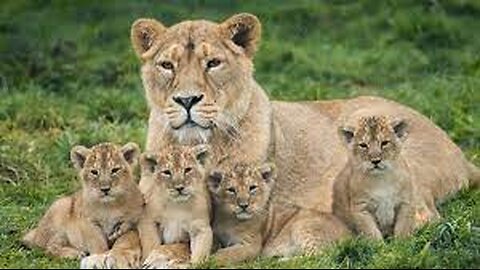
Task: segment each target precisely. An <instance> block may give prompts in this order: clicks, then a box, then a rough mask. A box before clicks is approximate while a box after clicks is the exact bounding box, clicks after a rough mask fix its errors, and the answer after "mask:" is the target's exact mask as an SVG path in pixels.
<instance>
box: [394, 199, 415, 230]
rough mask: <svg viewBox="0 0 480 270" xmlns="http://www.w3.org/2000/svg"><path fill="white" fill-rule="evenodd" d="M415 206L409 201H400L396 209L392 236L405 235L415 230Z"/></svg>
mask: <svg viewBox="0 0 480 270" xmlns="http://www.w3.org/2000/svg"><path fill="white" fill-rule="evenodd" d="M415 213H416V210H415V208H414V207H413V206H412V205H411V204H409V203H402V204H401V205H400V206H399V208H398V210H397V217H396V222H395V227H394V231H393V233H394V236H396V237H406V236H409V235H411V234H412V233H413V232H414V231H415Z"/></svg>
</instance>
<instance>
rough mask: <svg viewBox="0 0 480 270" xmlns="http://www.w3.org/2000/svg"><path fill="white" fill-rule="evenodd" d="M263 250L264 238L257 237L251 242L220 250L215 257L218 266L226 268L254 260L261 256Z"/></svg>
mask: <svg viewBox="0 0 480 270" xmlns="http://www.w3.org/2000/svg"><path fill="white" fill-rule="evenodd" d="M261 250H262V237H261V236H256V237H254V239H252V240H251V241H246V242H242V243H238V244H235V245H233V246H229V247H226V248H222V249H219V250H218V251H217V252H216V253H215V254H214V255H213V257H214V259H215V261H216V262H217V264H218V265H220V266H224V265H228V264H234V263H240V262H243V261H246V260H250V259H253V258H255V257H257V256H258V255H260V252H261Z"/></svg>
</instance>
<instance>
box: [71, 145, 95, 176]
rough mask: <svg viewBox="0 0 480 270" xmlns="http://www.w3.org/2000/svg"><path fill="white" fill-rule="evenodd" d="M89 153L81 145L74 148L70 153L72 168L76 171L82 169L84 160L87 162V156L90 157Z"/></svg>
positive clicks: (88, 150)
mask: <svg viewBox="0 0 480 270" xmlns="http://www.w3.org/2000/svg"><path fill="white" fill-rule="evenodd" d="M91 153H92V151H91V150H90V149H88V148H86V147H85V146H83V145H77V146H74V147H73V148H72V150H71V151H70V160H71V161H72V163H73V166H74V167H75V168H76V169H77V170H81V169H83V165H85V160H87V157H88V155H90V154H91Z"/></svg>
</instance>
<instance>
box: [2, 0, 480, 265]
mask: <svg viewBox="0 0 480 270" xmlns="http://www.w3.org/2000/svg"><path fill="white" fill-rule="evenodd" d="M49 2H51V3H49ZM71 2H73V1H27V0H23V1H21V0H15V1H13V0H12V1H3V2H2V5H1V6H2V8H1V9H0V97H1V98H0V220H1V222H0V268H13V267H18V268H33V267H40V268H56V267H59V268H67V267H78V262H77V261H65V260H59V259H55V258H52V257H49V256H45V255H44V254H43V253H42V252H41V251H39V250H34V251H30V250H25V249H24V248H22V247H21V246H20V244H19V242H18V240H19V239H20V238H21V236H22V234H23V233H24V232H25V231H26V230H27V229H29V228H31V227H32V226H34V224H35V223H36V222H37V221H38V220H39V218H40V217H41V215H42V214H43V213H44V211H45V210H46V208H47V207H48V206H49V205H50V204H51V203H52V202H53V201H54V200H55V199H56V198H58V197H60V196H61V195H62V194H65V193H70V192H72V191H74V190H75V189H76V188H78V183H77V181H76V180H75V179H76V178H75V172H74V171H73V169H72V166H71V165H70V163H69V159H68V153H69V150H70V148H71V147H72V146H73V145H75V144H86V145H92V144H95V143H98V142H101V141H114V142H118V143H124V142H127V141H136V142H138V143H139V144H140V145H142V146H143V145H144V141H145V131H146V124H147V117H148V111H147V106H146V103H145V100H144V95H143V90H142V86H141V82H140V77H139V63H138V61H137V59H136V57H135V56H134V53H133V51H132V49H131V48H130V44H129V29H130V25H131V23H132V22H133V21H134V20H135V19H136V18H138V17H147V16H150V17H155V18H158V19H159V20H161V21H162V22H164V23H165V24H166V25H171V24H173V23H176V22H179V21H181V20H184V19H192V18H193V19H196V18H207V19H211V20H216V21H221V20H223V19H225V18H227V17H229V16H230V15H232V14H234V13H237V12H244V11H246V12H251V13H254V14H256V15H257V16H258V17H259V18H260V20H261V21H262V22H263V40H262V43H261V46H260V50H259V52H258V54H257V57H256V59H255V65H256V74H255V76H256V78H257V80H258V82H259V83H260V84H261V85H262V86H263V87H264V89H265V90H266V91H267V92H268V93H269V95H270V96H271V97H272V98H274V99H282V100H305V99H309V100H311V99H331V98H341V97H352V96H357V95H361V94H370V95H379V96H384V97H388V98H391V99H394V100H396V101H399V102H401V103H404V104H407V105H409V106H411V107H413V108H415V109H416V110H418V111H420V112H422V113H424V114H425V115H427V116H428V117H430V118H431V119H432V120H433V121H435V123H437V124H438V125H439V126H440V127H442V128H443V129H445V130H446V131H447V132H448V134H449V135H450V136H451V137H452V139H453V140H454V141H455V142H456V143H457V144H458V145H460V147H462V149H463V150H464V151H465V152H466V154H467V156H468V157H469V158H470V159H472V160H474V162H475V163H476V164H480V53H479V52H480V35H479V34H478V29H480V20H479V19H478V18H479V17H480V2H479V1H476V0H445V1H442V0H437V1H432V0H429V1H427V0H397V1H394V0H388V1H376V0H363V1H349V0H338V1H293V0H292V1H275V2H272V1H234V0H228V1H221V0H217V1H188V2H187V1H173V0H172V1H155V2H154V1H77V3H71ZM479 201H480V192H478V191H465V192H463V193H462V194H460V195H458V196H456V197H455V198H453V199H452V200H451V201H449V202H447V203H445V204H443V205H442V207H441V212H442V214H443V215H444V217H445V219H444V220H443V221H441V222H438V223H436V224H431V225H429V226H427V227H425V228H423V229H422V230H420V231H419V232H418V233H417V234H416V235H415V236H414V237H411V238H409V239H406V240H390V241H387V242H386V243H384V244H382V243H378V242H370V241H367V240H365V239H352V240H349V241H347V242H344V243H340V244H338V245H336V246H334V247H332V248H330V249H328V250H327V251H326V252H325V254H323V255H322V256H316V257H299V258H295V259H293V260H290V261H286V262H281V261H278V260H274V259H268V260H257V261H254V262H251V263H247V264H243V265H241V267H244V268H248V267H272V268H274V267H275V268H284V267H303V268H318V267H333V268H337V267H342V268H363V267H374V268H385V267H388V268H390V267H392V268H407V267H415V268H426V267H428V268H447V267H453V268H475V267H478V266H480V204H479V203H478V202H479ZM206 266H208V267H213V266H214V265H213V264H207V265H206Z"/></svg>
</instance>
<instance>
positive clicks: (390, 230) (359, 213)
mask: <svg viewBox="0 0 480 270" xmlns="http://www.w3.org/2000/svg"><path fill="white" fill-rule="evenodd" d="M407 129H408V123H407V122H406V121H405V120H403V119H388V118H387V117H386V116H383V115H372V116H365V117H361V118H359V119H357V120H356V123H355V125H354V126H349V125H347V126H342V127H340V128H339V133H340V136H342V137H343V138H344V140H345V145H346V147H348V150H349V152H350V159H349V162H348V164H347V165H346V167H345V169H344V170H343V171H342V173H340V176H339V177H338V179H337V181H336V183H335V187H334V207H333V209H334V213H336V214H337V215H338V216H339V217H341V218H342V219H343V220H344V222H345V223H347V224H349V225H350V226H351V227H352V229H353V230H355V231H356V232H358V233H360V234H364V235H367V236H369V237H372V238H375V239H383V237H385V236H390V235H394V236H406V235H409V234H410V233H412V232H413V230H414V229H415V213H416V203H415V200H414V192H415V191H414V185H413V183H412V181H413V180H414V179H412V175H411V174H410V172H409V167H408V163H407V161H406V160H405V159H404V157H403V155H402V153H401V151H402V143H403V141H404V140H406V139H407V137H408V135H407V134H408V133H407Z"/></svg>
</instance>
